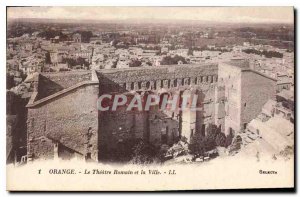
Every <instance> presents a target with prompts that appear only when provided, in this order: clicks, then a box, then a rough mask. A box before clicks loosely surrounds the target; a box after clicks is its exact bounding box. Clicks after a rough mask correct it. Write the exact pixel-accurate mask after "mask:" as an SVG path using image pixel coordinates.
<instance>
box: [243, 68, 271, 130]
mask: <svg viewBox="0 0 300 197" xmlns="http://www.w3.org/2000/svg"><path fill="white" fill-rule="evenodd" d="M241 87H242V89H241V91H242V93H241V95H242V97H241V128H242V129H243V127H244V124H245V123H249V122H250V121H251V120H252V119H254V118H255V117H257V115H258V114H259V113H260V112H261V109H262V107H263V105H264V104H265V103H266V102H267V101H268V100H269V99H273V100H274V99H275V94H276V80H275V79H271V78H269V77H266V76H264V75H262V74H259V73H256V72H253V71H250V70H249V71H248V70H247V71H243V72H242V85H241Z"/></svg>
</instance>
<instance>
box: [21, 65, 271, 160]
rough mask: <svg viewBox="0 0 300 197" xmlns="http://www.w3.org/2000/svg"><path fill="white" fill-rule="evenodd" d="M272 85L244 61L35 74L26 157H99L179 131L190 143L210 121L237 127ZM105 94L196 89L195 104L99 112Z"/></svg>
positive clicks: (174, 136) (170, 139)
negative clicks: (189, 107)
mask: <svg viewBox="0 0 300 197" xmlns="http://www.w3.org/2000/svg"><path fill="white" fill-rule="evenodd" d="M275 87H276V81H275V80H274V79H271V78H268V77H266V76H264V75H262V74H260V73H257V72H255V71H252V70H250V69H249V68H247V64H246V62H241V61H238V63H237V62H230V63H221V64H219V65H217V64H201V65H180V66H178V65H172V66H161V67H149V68H144V67H142V68H128V69H120V70H119V69H111V70H97V71H95V70H93V71H81V72H78V71H77V72H75V73H74V72H66V73H58V74H40V75H39V76H38V77H37V78H36V81H35V90H36V91H35V93H34V94H33V96H32V98H31V99H30V101H29V103H28V105H27V108H28V116H27V117H28V120H27V136H28V137H27V140H28V141H27V144H28V147H27V156H28V159H29V160H31V159H41V158H54V157H61V158H71V157H74V156H79V157H83V158H85V159H92V160H95V161H98V160H101V158H102V156H103V155H105V154H114V151H115V150H116V149H117V148H118V147H119V148H120V147H122V146H123V145H124V143H126V141H128V140H132V139H143V140H146V141H148V142H150V143H152V144H154V145H155V146H160V145H162V144H168V145H172V144H173V143H174V142H176V140H178V139H179V137H184V138H185V139H186V140H187V142H189V141H190V139H191V137H192V136H193V135H194V134H195V133H196V132H201V134H202V135H205V134H206V128H207V126H208V125H210V124H215V125H217V126H219V127H221V130H222V131H223V132H225V133H226V134H228V133H230V132H233V133H237V132H239V131H241V130H243V128H244V124H247V123H248V122H250V121H251V120H252V119H253V118H254V117H256V116H257V115H258V113H259V112H260V109H261V107H262V106H263V105H264V103H265V102H267V100H268V99H269V98H272V97H273V96H274V95H275ZM108 93H109V94H119V93H122V94H125V95H128V96H132V95H135V94H140V95H148V94H156V95H159V96H164V95H168V97H169V98H172V97H173V96H174V95H180V96H182V95H184V94H193V95H198V100H197V106H198V107H199V108H200V110H197V111H193V110H186V111H181V110H176V111H167V110H164V111H161V110H159V109H158V106H153V107H152V108H151V110H150V111H139V110H132V111H126V109H125V108H126V106H121V107H119V108H118V109H117V110H116V111H98V109H97V99H98V97H99V96H101V95H103V94H108ZM178 104H179V105H180V103H178Z"/></svg>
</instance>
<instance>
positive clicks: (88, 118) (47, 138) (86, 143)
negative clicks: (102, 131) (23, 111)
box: [27, 84, 99, 160]
mask: <svg viewBox="0 0 300 197" xmlns="http://www.w3.org/2000/svg"><path fill="white" fill-rule="evenodd" d="M98 91H99V86H98V85H97V84H95V85H91V84H89V85H83V86H81V87H78V88H76V89H74V90H71V91H70V92H67V93H65V94H62V95H60V96H58V97H55V98H52V99H50V100H49V101H45V102H43V103H41V104H38V105H37V106H33V107H29V108H28V124H27V127H28V128H27V130H28V155H32V156H33V158H35V159H38V158H49V157H50V158H51V157H52V158H53V155H54V145H55V143H59V144H60V145H61V146H60V147H59V148H61V151H65V150H69V152H74V153H76V154H78V155H82V156H84V155H85V154H87V153H88V152H90V153H91V157H92V159H94V160H97V156H98V155H97V154H98V153H97V152H98V110H97V98H98Z"/></svg>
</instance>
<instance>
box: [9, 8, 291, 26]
mask: <svg viewBox="0 0 300 197" xmlns="http://www.w3.org/2000/svg"><path fill="white" fill-rule="evenodd" d="M7 16H8V18H9V19H10V18H50V19H92V20H116V19H179V20H205V21H214V22H250V23H264V22H272V23H273V22H275V23H293V20H294V13H293V7H10V8H8V13H7Z"/></svg>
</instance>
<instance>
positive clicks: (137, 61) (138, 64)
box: [129, 60, 142, 67]
mask: <svg viewBox="0 0 300 197" xmlns="http://www.w3.org/2000/svg"><path fill="white" fill-rule="evenodd" d="M141 64H142V62H141V61H139V60H132V61H131V62H130V63H129V67H139V66H141Z"/></svg>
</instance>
